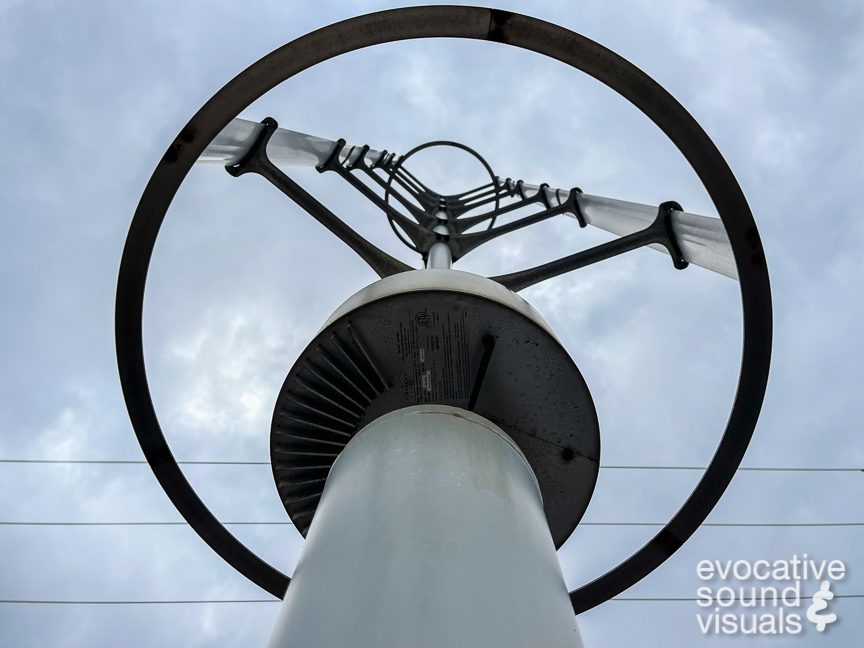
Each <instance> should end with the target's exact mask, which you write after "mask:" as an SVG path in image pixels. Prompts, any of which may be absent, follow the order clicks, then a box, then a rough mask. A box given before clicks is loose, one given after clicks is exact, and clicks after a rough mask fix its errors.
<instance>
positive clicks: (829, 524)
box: [0, 520, 864, 527]
mask: <svg viewBox="0 0 864 648" xmlns="http://www.w3.org/2000/svg"><path fill="white" fill-rule="evenodd" d="M221 524H223V525H225V526H293V525H294V524H293V522H288V521H284V522H282V521H264V522H245V521H244V522H222V523H221ZM665 524H666V523H665V522H580V523H579V526H639V527H643V526H655V527H662V526H664V525H665ZM187 525H188V523H187V522H184V521H179V520H178V521H165V522H161V521H154V522H52V521H45V522H31V521H18V520H0V526H58V527H62V526H82V527H83V526H94V527H95V526H118V527H122V526H187ZM700 526H704V527H862V526H864V522H704V523H703V524H701V525H700Z"/></svg>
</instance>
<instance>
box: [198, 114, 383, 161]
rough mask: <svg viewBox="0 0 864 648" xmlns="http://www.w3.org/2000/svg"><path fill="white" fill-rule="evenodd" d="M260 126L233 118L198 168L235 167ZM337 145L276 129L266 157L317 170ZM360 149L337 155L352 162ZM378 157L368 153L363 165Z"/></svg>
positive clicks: (311, 136) (211, 145) (215, 139)
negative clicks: (215, 165) (208, 166)
mask: <svg viewBox="0 0 864 648" xmlns="http://www.w3.org/2000/svg"><path fill="white" fill-rule="evenodd" d="M262 128H263V126H262V125H261V124H259V123H258V122H253V121H248V120H246V119H239V118H235V119H232V120H231V123H230V124H228V125H227V126H226V127H225V128H224V129H222V132H220V133H219V134H218V135H217V136H216V137H215V138H214V139H213V141H212V142H210V145H209V146H208V147H207V148H206V149H204V152H203V153H202V154H201V156H200V157H199V158H198V160H197V163H198V164H221V165H226V164H234V163H236V162H238V161H239V160H240V159H241V158H242V157H243V155H244V154H245V153H246V152H247V151H248V150H249V149H250V147H251V146H252V144H253V142H254V141H255V138H256V137H257V136H258V133H260V132H261V129H262ZM335 148H336V142H334V141H332V140H328V139H324V138H323V137H315V136H314V135H306V134H304V133H297V132H295V131H291V130H287V129H285V128H277V129H276V132H275V133H273V136H272V137H271V138H270V142H269V143H268V144H267V156H268V157H269V158H270V160H271V161H272V162H273V163H274V164H276V165H281V166H317V165H319V164H323V163H324V161H325V160H327V158H328V157H329V156H330V154H331V153H333V149H335ZM360 150H361V149H360V147H359V146H348V145H346V146H345V147H344V148H343V149H342V152H341V153H340V155H339V159H340V160H344V159H345V158H346V157H348V156H349V155H350V156H351V158H352V159H351V161H352V162H353V161H354V160H355V159H356V158H357V157H358V156H359V155H360ZM380 157H381V152H380V151H373V150H371V149H370V150H369V151H368V152H367V153H366V161H367V162H369V163H370V164H374V163H375V162H377V161H378V160H379V159H380Z"/></svg>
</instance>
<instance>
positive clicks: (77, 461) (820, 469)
mask: <svg viewBox="0 0 864 648" xmlns="http://www.w3.org/2000/svg"><path fill="white" fill-rule="evenodd" d="M0 463H6V464H93V465H100V464H102V465H147V462H146V461H145V460H143V459H0ZM177 463H178V464H179V465H181V466H269V465H270V462H269V461H178V462H177ZM600 468H602V469H607V470H705V469H706V466H648V465H635V464H633V465H616V464H612V465H601V466H600ZM738 471H739V472H864V468H862V467H859V468H850V467H827V466H826V467H804V466H744V467H741V468H738Z"/></svg>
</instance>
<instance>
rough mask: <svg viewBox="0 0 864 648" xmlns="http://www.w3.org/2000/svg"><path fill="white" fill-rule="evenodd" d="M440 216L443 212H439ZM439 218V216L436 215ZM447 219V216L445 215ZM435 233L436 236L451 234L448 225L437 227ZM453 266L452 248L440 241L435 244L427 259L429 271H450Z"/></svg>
mask: <svg viewBox="0 0 864 648" xmlns="http://www.w3.org/2000/svg"><path fill="white" fill-rule="evenodd" d="M438 213H439V214H440V213H442V212H438ZM436 216H438V214H436ZM444 218H445V219H446V218H447V216H446V214H445V215H444ZM432 231H433V232H435V233H436V234H449V233H450V230H449V229H448V228H447V226H446V225H436V226H435V227H434V228H433V229H432ZM452 265H453V253H452V252H450V246H449V245H447V244H446V243H444V242H443V241H439V242H438V243H433V244H432V247H430V248H429V255H428V257H427V259H426V267H427V268H428V269H433V270H435V269H437V270H449V269H450V267H451V266H452Z"/></svg>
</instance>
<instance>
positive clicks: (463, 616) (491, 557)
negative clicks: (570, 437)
mask: <svg viewBox="0 0 864 648" xmlns="http://www.w3.org/2000/svg"><path fill="white" fill-rule="evenodd" d="M295 646H297V647H301V646H302V647H304V648H305V647H307V646H320V647H322V648H323V647H327V648H338V647H346V648H347V647H349V646H350V647H351V648H373V647H374V648H405V647H406V646H410V647H411V648H433V647H434V648H442V647H446V646H495V647H496V648H525V647H526V646H543V647H544V648H557V647H559V646H560V647H562V648H563V647H565V646H566V647H567V648H581V646H582V642H581V639H580V636H579V631H578V628H577V624H576V616H575V614H574V613H573V608H572V606H571V604H570V600H569V598H568V595H567V588H566V587H565V584H564V578H563V576H562V574H561V568H560V566H559V563H558V558H557V556H556V553H555V547H554V544H553V541H552V537H551V535H550V532H549V527H548V525H547V522H546V517H545V515H544V512H543V504H542V500H541V497H540V491H539V488H538V485H537V480H536V478H535V476H534V473H533V471H532V470H531V467H530V466H529V465H528V462H527V461H526V460H525V458H524V456H523V455H522V453H521V452H520V451H519V449H518V447H517V446H516V444H515V443H514V442H513V441H512V440H511V439H510V438H509V437H508V436H507V435H506V434H505V433H504V432H503V431H502V430H501V429H500V428H498V427H497V426H495V425H494V424H492V423H491V422H489V421H488V420H486V419H485V418H483V417H481V416H478V415H477V414H474V413H472V412H469V411H467V410H464V409H461V408H457V407H450V406H443V405H418V406H413V407H407V408H404V409H400V410H396V411H394V412H391V413H389V414H386V415H384V416H382V417H380V418H378V419H376V420H375V421H373V422H372V423H370V424H369V425H367V426H366V427H365V428H363V429H362V430H361V431H360V432H359V433H357V435H356V436H355V437H354V438H353V439H352V440H351V442H350V443H348V445H347V446H346V447H345V448H344V449H343V450H342V452H341V454H340V455H339V457H338V459H337V460H336V462H335V464H334V465H333V468H332V469H331V471H330V474H329V476H328V477H327V482H326V485H325V488H324V492H323V495H322V497H321V501H320V503H319V504H318V509H317V512H316V513H315V518H314V520H313V522H312V525H311V527H310V529H309V533H308V535H307V540H306V544H305V546H304V548H303V552H302V554H301V557H300V560H299V562H298V564H297V568H296V571H295V573H294V579H293V581H292V582H291V585H290V587H289V588H288V593H287V595H286V597H285V600H284V602H283V604H282V610H281V612H280V616H279V620H278V622H277V625H276V630H275V632H274V634H273V637H272V640H271V642H270V647H271V648H289V647H295Z"/></svg>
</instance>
